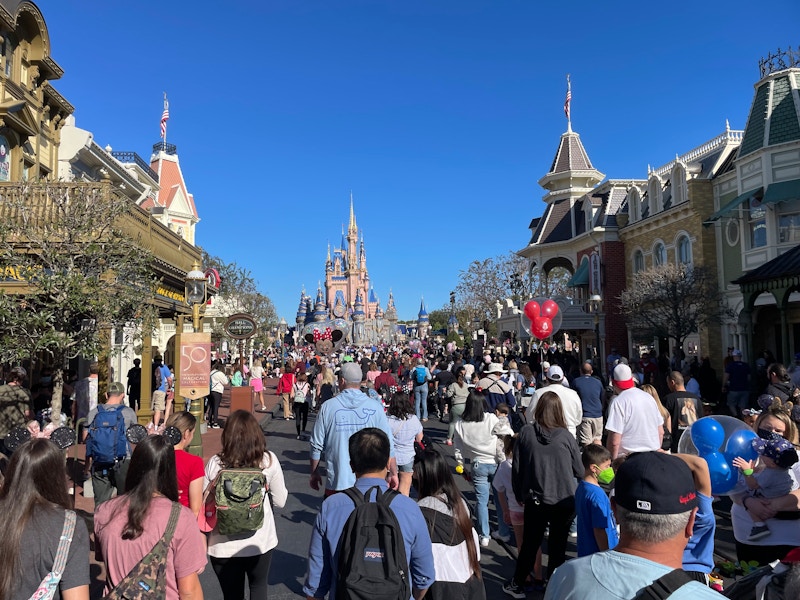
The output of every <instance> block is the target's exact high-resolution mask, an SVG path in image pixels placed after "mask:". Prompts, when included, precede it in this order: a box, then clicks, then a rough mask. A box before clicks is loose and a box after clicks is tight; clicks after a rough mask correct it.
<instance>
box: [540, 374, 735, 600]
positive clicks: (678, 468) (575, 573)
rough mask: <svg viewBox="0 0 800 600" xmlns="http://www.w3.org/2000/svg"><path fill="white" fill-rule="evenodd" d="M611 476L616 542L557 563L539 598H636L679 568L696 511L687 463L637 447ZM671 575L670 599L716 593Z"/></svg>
mask: <svg viewBox="0 0 800 600" xmlns="http://www.w3.org/2000/svg"><path fill="white" fill-rule="evenodd" d="M617 368H619V365H618V366H617V367H615V369H614V373H615V375H616V370H617ZM643 393H644V392H643ZM615 481H616V483H615V486H614V490H615V491H614V497H613V498H612V499H611V506H612V508H613V510H614V515H615V517H616V519H617V523H618V524H619V528H620V535H619V544H617V547H616V548H614V550H609V551H606V552H598V553H595V554H592V555H590V556H585V557H583V558H578V559H575V560H571V561H568V562H566V563H564V564H563V565H561V566H560V567H559V568H558V569H556V571H555V573H553V576H552V578H551V579H550V583H549V584H548V586H547V593H546V594H545V600H583V599H585V598H592V599H593V600H605V599H611V598H614V599H618V598H636V597H637V595H638V594H639V593H640V592H641V591H642V590H643V589H644V588H646V587H648V586H650V585H651V584H653V583H654V582H655V581H656V580H661V578H663V577H664V576H665V575H668V574H670V573H672V571H673V570H676V569H681V566H682V561H683V550H684V548H685V547H686V544H687V543H688V541H689V538H690V537H691V536H692V528H693V527H694V521H695V514H696V512H697V490H696V488H695V483H694V478H693V476H692V472H691V470H690V468H689V466H688V465H687V464H686V463H685V462H684V461H682V460H681V459H680V458H677V457H675V456H671V455H669V454H665V453H662V452H642V453H638V454H633V455H631V456H629V457H628V459H627V460H626V461H625V462H624V463H623V464H622V466H621V467H620V468H619V470H618V471H617V475H616V479H615ZM675 578H676V580H677V582H676V583H674V584H673V585H668V586H667V587H668V588H671V589H674V590H675V591H674V592H673V593H672V594H671V595H669V598H670V600H687V599H691V600H702V599H703V598H716V599H719V597H720V596H719V594H718V593H717V592H715V591H713V590H711V589H710V588H708V587H706V586H705V585H703V584H701V583H699V582H698V581H695V580H692V579H691V577H690V576H688V575H685V574H676V575H675ZM662 581H663V580H662ZM645 597H651V596H645ZM656 597H659V596H656ZM663 597H666V595H665V596H663Z"/></svg>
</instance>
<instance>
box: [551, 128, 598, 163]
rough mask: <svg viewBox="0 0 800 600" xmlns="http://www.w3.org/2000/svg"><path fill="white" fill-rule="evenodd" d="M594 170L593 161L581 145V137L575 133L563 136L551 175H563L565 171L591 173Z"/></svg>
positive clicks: (569, 132) (571, 132) (570, 132)
mask: <svg viewBox="0 0 800 600" xmlns="http://www.w3.org/2000/svg"><path fill="white" fill-rule="evenodd" d="M590 170H594V167H593V166H592V161H590V160H589V155H588V154H586V150H585V149H584V148H583V144H582V143H581V136H579V135H578V134H577V133H575V132H574V131H568V132H567V133H564V134H562V135H561V141H560V142H559V144H558V151H557V152H556V157H555V158H554V159H553V165H552V166H551V167H550V173H563V172H565V171H590Z"/></svg>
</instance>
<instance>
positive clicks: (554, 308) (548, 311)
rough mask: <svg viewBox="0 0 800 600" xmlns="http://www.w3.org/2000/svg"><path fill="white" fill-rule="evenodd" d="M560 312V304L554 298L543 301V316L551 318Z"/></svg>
mask: <svg viewBox="0 0 800 600" xmlns="http://www.w3.org/2000/svg"><path fill="white" fill-rule="evenodd" d="M557 314H558V304H556V303H555V302H554V301H553V300H549V299H548V300H545V301H544V302H543V303H542V316H544V317H550V318H551V319H552V318H553V317H555V316H556V315H557Z"/></svg>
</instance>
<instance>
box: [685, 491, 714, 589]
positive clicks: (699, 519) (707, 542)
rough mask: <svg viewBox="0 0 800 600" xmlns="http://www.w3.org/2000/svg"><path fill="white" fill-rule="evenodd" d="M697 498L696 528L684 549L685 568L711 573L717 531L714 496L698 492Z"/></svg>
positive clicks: (686, 569)
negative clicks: (713, 504) (712, 503)
mask: <svg viewBox="0 0 800 600" xmlns="http://www.w3.org/2000/svg"><path fill="white" fill-rule="evenodd" d="M697 500H698V506H697V514H696V515H695V516H694V530H692V537H690V538H689V543H688V544H686V549H685V550H684V551H683V569H684V571H699V572H701V573H711V571H712V570H713V569H714V534H715V533H716V531H717V521H716V519H715V518H714V509H713V507H712V506H711V502H712V498H711V497H710V496H704V495H703V494H701V493H700V492H697Z"/></svg>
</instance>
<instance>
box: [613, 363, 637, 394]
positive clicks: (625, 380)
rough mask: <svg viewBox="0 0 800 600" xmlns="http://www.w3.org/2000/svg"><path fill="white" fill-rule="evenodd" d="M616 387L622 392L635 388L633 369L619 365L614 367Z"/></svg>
mask: <svg viewBox="0 0 800 600" xmlns="http://www.w3.org/2000/svg"><path fill="white" fill-rule="evenodd" d="M613 376H614V385H616V386H617V387H618V388H620V389H621V390H629V389H631V388H632V387H633V386H634V383H633V373H631V368H630V367H629V366H628V365H625V364H618V365H617V366H616V367H614V373H613Z"/></svg>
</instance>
